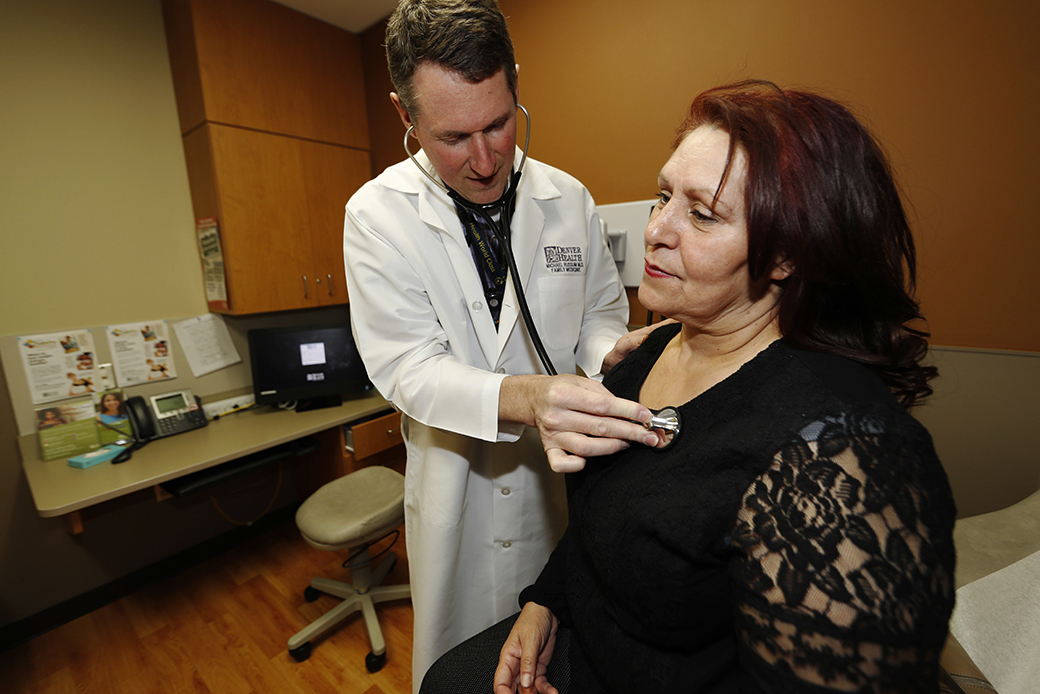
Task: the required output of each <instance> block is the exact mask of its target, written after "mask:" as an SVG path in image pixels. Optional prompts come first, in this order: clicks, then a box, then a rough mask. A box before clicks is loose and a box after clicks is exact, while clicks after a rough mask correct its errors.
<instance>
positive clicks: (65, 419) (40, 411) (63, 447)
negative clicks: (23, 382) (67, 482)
mask: <svg viewBox="0 0 1040 694" xmlns="http://www.w3.org/2000/svg"><path fill="white" fill-rule="evenodd" d="M36 422H37V428H38V429H39V432H40V451H41V454H42V456H43V459H44V460H54V459H55V458H68V457H69V456H74V455H79V454H80V453H86V452H87V451H92V450H95V449H97V448H101V440H100V439H99V438H98V427H97V422H96V420H95V419H94V401H93V400H91V399H90V398H89V397H88V398H83V399H82V400H69V401H68V402H63V403H61V404H60V405H50V406H47V407H38V408H36Z"/></svg>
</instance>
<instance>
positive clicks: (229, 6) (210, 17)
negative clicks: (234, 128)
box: [162, 0, 369, 149]
mask: <svg viewBox="0 0 1040 694" xmlns="http://www.w3.org/2000/svg"><path fill="white" fill-rule="evenodd" d="M162 4H163V13H164V19H165V25H166V34H167V43H168V45H169V50H170V63H171V68H172V71H173V77H174V86H175V88H176V91H177V107H178V112H179V114H180V119H181V132H182V133H187V132H190V131H192V130H193V129H194V128H196V127H198V126H199V125H201V124H202V123H203V122H204V121H208V122H216V123H231V124H234V125H239V126H242V127H246V128H253V129H255V130H262V131H265V132H272V133H280V134H282V135H293V136H295V137H300V138H306V139H311V140H317V141H320V142H333V143H337V144H342V145H349V146H351V147H358V148H361V149H368V146H369V145H368V117H367V112H366V110H365V101H364V98H363V94H364V73H363V71H362V66H361V39H360V38H359V37H358V36H356V35H354V34H352V33H350V32H349V31H346V30H345V29H340V28H338V27H334V26H332V25H330V24H327V23H325V22H322V21H320V20H317V19H315V18H313V17H310V16H308V15H306V14H303V13H301V12H296V11H294V10H291V9H289V8H287V7H284V6H283V5H280V4H278V3H277V2H270V1H269V0H163V3H162Z"/></svg>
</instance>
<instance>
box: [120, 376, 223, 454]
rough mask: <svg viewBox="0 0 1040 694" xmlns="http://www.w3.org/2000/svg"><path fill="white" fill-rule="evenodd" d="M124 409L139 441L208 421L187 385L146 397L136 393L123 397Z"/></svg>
mask: <svg viewBox="0 0 1040 694" xmlns="http://www.w3.org/2000/svg"><path fill="white" fill-rule="evenodd" d="M126 411H127V415H128V416H129V417H130V426H132V427H133V430H134V438H135V439H136V440H137V441H139V442H141V443H143V442H145V441H150V440H152V439H158V438H161V437H163V436H173V435H174V434H180V433H183V432H185V431H191V430H192V429H198V428H199V427H204V426H206V425H207V424H209V422H207V421H206V413H205V412H204V411H203V410H202V401H201V400H199V399H198V398H197V397H195V396H194V395H192V393H191V391H190V390H187V389H186V390H178V391H174V392H172V393H163V394H162V395H152V396H151V397H149V398H147V399H146V398H142V397H140V396H134V397H132V398H127V400H126Z"/></svg>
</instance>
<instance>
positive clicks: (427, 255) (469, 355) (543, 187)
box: [343, 150, 628, 690]
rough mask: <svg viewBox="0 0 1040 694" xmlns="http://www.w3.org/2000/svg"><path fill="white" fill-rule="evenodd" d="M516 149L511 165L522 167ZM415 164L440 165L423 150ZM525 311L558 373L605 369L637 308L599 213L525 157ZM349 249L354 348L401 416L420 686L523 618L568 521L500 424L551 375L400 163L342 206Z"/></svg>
mask: <svg viewBox="0 0 1040 694" xmlns="http://www.w3.org/2000/svg"><path fill="white" fill-rule="evenodd" d="M519 156H520V153H519V150H518V151H517V159H516V162H519ZM417 159H418V160H419V162H420V163H421V164H422V165H423V166H425V167H426V168H427V170H431V171H432V168H431V167H430V163H429V160H428V158H427V157H426V156H425V155H424V154H423V153H422V152H420V153H419V154H418V155H417ZM512 234H513V242H512V246H513V249H514V253H515V256H516V263H517V266H518V270H519V274H520V276H521V277H522V280H523V286H524V288H525V290H526V295H527V301H528V305H529V307H530V310H531V314H532V316H533V317H534V320H535V324H536V326H537V329H538V332H539V334H540V335H541V338H542V341H543V343H544V344H545V347H546V350H547V351H548V352H549V355H550V357H551V359H552V361H553V363H554V364H555V366H556V369H557V371H558V372H559V373H568V372H569V373H574V372H575V364H577V365H580V366H581V368H582V369H583V370H584V371H585V372H586V373H588V374H598V372H599V369H600V366H601V364H602V362H603V357H604V356H605V355H606V354H607V352H609V351H610V350H611V349H612V348H613V346H614V344H615V343H616V342H617V340H618V338H620V337H621V336H622V335H623V334H624V333H625V331H626V323H627V321H628V302H627V299H626V297H625V292H624V287H623V286H622V284H621V280H620V278H619V277H618V273H617V269H616V267H615V265H614V262H613V259H612V258H611V256H610V253H609V251H608V249H607V246H606V240H605V238H604V237H603V234H602V232H601V230H600V226H599V217H598V215H597V213H596V209H595V204H594V202H593V200H592V197H591V195H590V194H589V193H588V191H587V190H585V188H584V187H583V186H582V185H581V184H580V183H579V182H578V181H577V180H575V179H574V178H573V177H571V176H569V175H567V174H565V173H563V172H562V171H559V170H557V169H554V168H552V167H549V166H547V165H545V164H542V163H540V162H538V161H535V160H533V159H528V160H527V163H526V166H525V168H524V172H523V175H522V177H521V181H520V188H519V192H518V195H517V201H516V209H515V214H514V216H513V222H512ZM343 254H344V259H345V261H346V274H347V287H348V291H349V296H350V313H351V320H352V323H353V329H354V334H355V338H356V340H357V344H358V348H359V349H360V352H361V355H362V357H363V359H364V362H365V366H366V368H367V369H368V373H369V376H370V377H371V379H372V381H373V383H374V384H375V386H376V388H377V389H378V390H379V392H380V393H382V395H383V396H384V397H385V398H386V399H387V400H389V401H390V402H391V403H393V405H394V406H395V407H397V408H398V409H399V410H401V411H402V412H403V413H404V415H405V416H404V417H403V425H402V426H403V430H404V435H405V441H406V447H407V452H408V461H407V471H406V483H405V515H406V537H407V548H408V560H409V567H410V571H411V584H412V603H413V607H414V611H415V630H414V647H413V689H415V690H418V687H419V684H420V682H421V680H422V675H423V674H425V672H426V669H427V668H428V667H429V666H430V665H431V664H432V663H433V661H434V660H436V659H437V658H438V657H439V656H440V655H441V654H443V653H444V652H445V651H447V650H448V649H449V648H451V647H452V646H454V645H455V644H457V643H459V642H461V641H463V640H464V639H466V638H468V637H469V636H472V635H474V634H476V633H477V632H479V631H481V630H482V629H484V628H486V627H488V626H490V625H492V624H494V623H495V622H497V621H499V620H501V619H503V618H505V617H507V616H508V615H510V614H512V613H513V612H515V611H516V610H517V609H518V607H517V596H518V594H519V592H520V590H521V589H522V588H524V587H525V586H527V585H528V584H530V583H531V582H533V580H534V579H535V578H536V577H537V575H538V573H539V572H540V571H541V568H542V566H543V564H544V562H545V560H546V559H547V557H548V555H549V553H550V552H551V551H552V548H553V547H554V546H555V543H556V541H557V540H558V538H559V536H560V533H562V531H563V529H564V527H565V524H566V501H565V498H564V491H563V480H562V478H561V476H560V475H557V474H555V473H553V472H552V471H551V470H550V469H549V466H548V463H547V461H546V459H545V452H544V450H543V448H542V446H541V443H540V441H539V437H538V433H537V431H535V430H533V429H528V428H527V427H524V426H523V425H510V426H503V427H502V428H501V429H500V427H499V422H498V394H499V388H500V386H501V383H502V380H503V379H504V378H505V377H506V375H509V374H530V373H544V370H543V369H542V367H541V365H540V362H539V361H538V357H537V355H536V353H535V351H534V349H533V347H532V346H531V342H530V339H529V338H528V336H527V330H526V327H525V326H524V324H523V319H522V318H521V317H520V315H519V310H518V308H517V302H516V295H515V292H514V291H513V277H512V274H510V277H509V280H508V282H507V285H506V291H505V295H504V298H503V305H502V311H501V315H500V323H499V329H498V331H497V332H496V330H495V326H494V322H493V320H492V317H491V314H490V312H489V311H488V309H487V306H486V302H485V298H484V293H483V289H482V285H481V283H480V280H479V278H478V275H477V271H476V267H475V264H474V260H473V255H472V253H471V251H470V248H469V246H468V245H467V243H466V239H465V235H464V233H463V230H462V226H461V224H460V222H459V220H458V216H457V214H456V211H455V207H454V204H453V203H452V202H451V201H450V199H449V198H448V196H447V195H446V194H445V193H444V192H443V191H442V190H440V189H439V188H438V187H436V186H434V185H433V184H432V183H431V182H430V181H429V180H428V179H427V178H426V177H425V176H424V175H423V174H422V173H421V172H420V171H418V170H417V169H416V168H415V165H414V164H413V163H412V162H411V161H409V160H405V161H403V162H401V163H399V164H396V165H394V166H391V167H390V168H388V169H387V170H386V171H384V172H383V173H382V174H381V175H380V176H379V177H377V178H376V179H375V180H373V181H370V182H368V183H367V184H365V185H364V186H363V187H362V188H361V189H360V190H359V191H358V192H357V193H356V194H355V195H354V196H353V197H352V198H351V199H350V202H348V203H347V214H346V222H345V224H344V237H343Z"/></svg>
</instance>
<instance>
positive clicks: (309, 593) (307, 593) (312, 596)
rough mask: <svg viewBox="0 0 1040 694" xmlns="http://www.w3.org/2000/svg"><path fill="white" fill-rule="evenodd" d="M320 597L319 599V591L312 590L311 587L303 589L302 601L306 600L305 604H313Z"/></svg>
mask: <svg viewBox="0 0 1040 694" xmlns="http://www.w3.org/2000/svg"><path fill="white" fill-rule="evenodd" d="M320 597H321V591H320V590H318V589H317V588H312V587H311V586H307V587H306V588H304V589H303V599H304V600H306V601H307V602H314V601H315V600H317V599H318V598H320Z"/></svg>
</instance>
